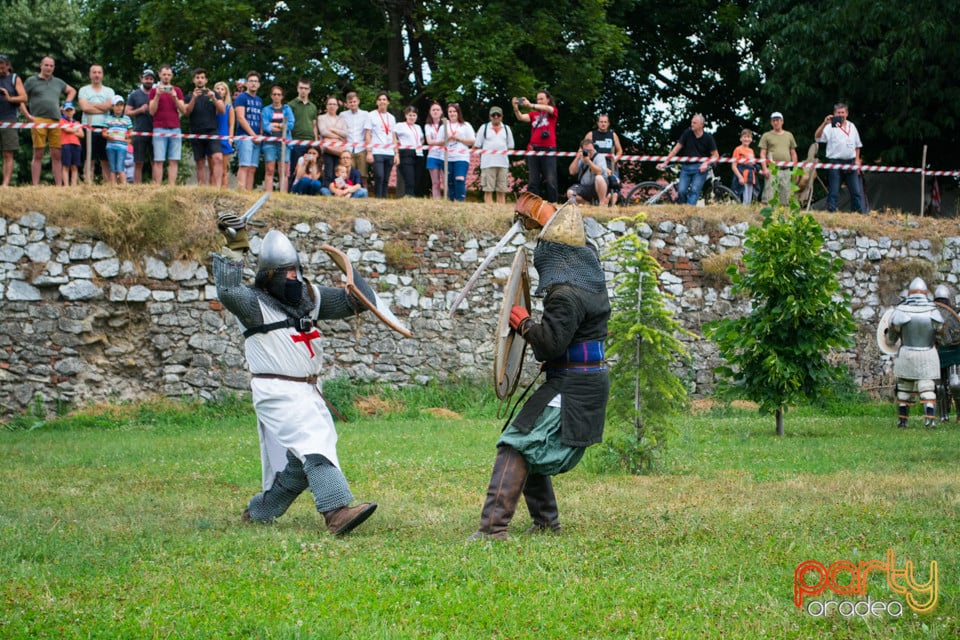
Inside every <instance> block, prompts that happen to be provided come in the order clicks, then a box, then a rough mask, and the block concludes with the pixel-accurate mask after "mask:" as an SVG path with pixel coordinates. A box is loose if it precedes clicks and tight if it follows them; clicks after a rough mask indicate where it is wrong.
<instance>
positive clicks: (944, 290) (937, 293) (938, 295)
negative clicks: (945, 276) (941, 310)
mask: <svg viewBox="0 0 960 640" xmlns="http://www.w3.org/2000/svg"><path fill="white" fill-rule="evenodd" d="M933 299H934V300H941V299H943V300H949V301H951V302H952V301H953V292H952V291H950V287H948V286H947V285H945V284H941V285H937V288H936V289H934V290H933Z"/></svg>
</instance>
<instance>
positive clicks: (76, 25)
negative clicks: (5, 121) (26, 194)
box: [0, 0, 90, 184]
mask: <svg viewBox="0 0 960 640" xmlns="http://www.w3.org/2000/svg"><path fill="white" fill-rule="evenodd" d="M2 11H3V20H0V42H2V43H3V45H2V46H3V53H4V54H5V55H7V56H8V57H9V58H10V60H11V63H12V64H13V71H14V72H15V73H17V74H19V75H20V76H21V77H22V78H24V79H26V78H28V77H30V76H32V75H34V74H36V73H38V72H39V70H40V60H41V58H43V57H45V56H52V57H53V59H54V60H55V61H56V64H57V69H56V72H55V73H56V75H57V77H59V78H63V79H64V80H65V81H66V82H67V83H68V84H70V85H72V86H73V87H74V88H79V87H80V85H81V84H83V79H84V78H86V77H87V67H88V66H89V59H90V47H89V40H88V39H87V33H86V30H85V28H84V25H83V22H82V21H81V19H80V11H79V9H78V7H77V5H76V3H73V2H70V1H69V0H50V1H49V2H36V1H33V0H13V1H12V2H8V3H5V4H4V5H3V6H2ZM32 158H33V147H32V146H31V144H30V136H29V135H28V134H27V132H26V131H23V132H22V133H21V134H20V149H19V150H18V151H17V153H16V154H15V164H16V170H15V172H14V174H15V175H16V176H17V183H19V184H29V183H30V171H31V170H30V162H31V159H32ZM51 181H52V179H51Z"/></svg>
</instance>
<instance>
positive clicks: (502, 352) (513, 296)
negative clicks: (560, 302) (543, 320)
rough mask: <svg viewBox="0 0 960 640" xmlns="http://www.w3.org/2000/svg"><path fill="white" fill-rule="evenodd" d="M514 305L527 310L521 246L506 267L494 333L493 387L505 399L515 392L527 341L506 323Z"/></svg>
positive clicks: (527, 283)
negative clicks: (501, 302) (501, 304)
mask: <svg viewBox="0 0 960 640" xmlns="http://www.w3.org/2000/svg"><path fill="white" fill-rule="evenodd" d="M514 306H520V307H524V308H525V309H526V310H527V311H530V276H529V274H528V272H527V253H526V251H524V249H523V247H520V248H519V249H518V250H517V254H516V255H515V256H514V258H513V265H512V266H511V267H510V277H509V278H507V284H506V286H505V287H504V289H503V306H502V307H501V308H500V315H499V316H498V318H497V333H496V335H495V336H494V354H493V387H494V390H495V391H496V393H497V397H498V398H499V399H501V400H505V399H506V398H509V397H510V396H512V395H513V392H514V391H516V389H517V384H518V383H519V382H520V371H521V368H522V367H523V359H524V356H525V354H526V350H527V341H526V340H524V339H523V338H522V337H520V336H519V335H518V334H517V332H516V331H515V330H514V329H513V328H512V327H511V326H510V310H511V309H512V308H513V307H514Z"/></svg>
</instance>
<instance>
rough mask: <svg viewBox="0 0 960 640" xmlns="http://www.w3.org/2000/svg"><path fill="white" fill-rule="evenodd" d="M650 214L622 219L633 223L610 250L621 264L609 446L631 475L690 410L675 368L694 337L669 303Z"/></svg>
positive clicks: (612, 343)
mask: <svg viewBox="0 0 960 640" xmlns="http://www.w3.org/2000/svg"><path fill="white" fill-rule="evenodd" d="M644 219H645V215H644V214H642V213H641V214H639V215H638V216H636V217H635V218H633V219H632V220H627V219H623V220H624V221H627V222H629V223H630V225H631V226H630V227H629V229H628V231H627V232H626V233H625V234H623V235H622V236H620V237H619V238H617V239H616V240H614V241H613V242H612V243H611V244H610V247H609V249H608V251H607V253H606V255H605V256H604V259H607V260H612V261H614V262H616V264H617V265H618V267H619V269H620V270H619V271H618V273H617V275H616V276H615V278H614V292H615V296H614V298H613V299H612V300H611V305H612V307H613V313H612V315H611V318H610V322H609V334H610V337H609V338H608V340H607V355H608V357H609V359H610V361H611V362H613V365H612V366H611V370H610V384H611V388H610V401H609V403H608V405H607V415H608V417H609V418H610V420H609V422H610V429H609V430H608V433H607V436H606V439H605V440H604V447H605V448H606V451H607V453H608V454H610V455H611V456H612V457H613V458H615V459H616V460H617V461H618V462H620V463H621V464H623V465H624V466H626V467H627V469H628V470H630V471H631V472H632V473H637V472H640V471H647V470H650V469H651V468H652V467H653V465H654V463H655V462H656V459H657V456H658V455H659V454H660V453H661V452H662V451H663V449H664V448H665V447H666V446H667V443H668V441H669V439H670V437H671V436H673V435H675V434H676V428H675V427H673V426H672V424H671V418H672V417H674V416H676V415H678V414H679V412H680V411H681V410H682V409H683V408H685V406H686V403H687V391H686V388H685V387H684V385H683V382H682V381H681V380H680V379H679V378H678V377H677V376H676V374H674V370H675V369H676V365H677V364H678V363H679V362H680V361H683V360H686V359H687V358H688V357H689V356H688V354H687V350H686V348H685V347H684V346H683V342H682V341H681V340H680V336H682V335H688V336H692V335H693V334H691V333H689V332H688V331H686V330H685V329H683V327H682V326H681V325H680V323H679V322H677V320H676V319H675V318H674V317H673V313H672V312H671V311H670V310H669V309H667V307H666V304H665V297H666V296H665V294H664V293H663V292H662V291H661V290H660V288H659V281H658V280H657V277H658V276H659V274H660V272H661V271H662V268H661V267H660V264H659V263H658V262H657V261H656V259H654V258H653V256H651V255H650V252H649V251H648V250H647V241H646V240H644V239H643V238H641V237H640V235H639V234H638V232H637V228H638V227H640V226H641V224H642V223H643V221H644ZM624 427H626V428H624Z"/></svg>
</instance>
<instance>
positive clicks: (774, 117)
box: [770, 111, 783, 120]
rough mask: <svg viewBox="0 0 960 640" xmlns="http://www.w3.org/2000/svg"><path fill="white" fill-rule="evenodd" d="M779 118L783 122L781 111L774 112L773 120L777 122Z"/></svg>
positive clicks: (771, 117) (771, 115) (771, 116)
mask: <svg viewBox="0 0 960 640" xmlns="http://www.w3.org/2000/svg"><path fill="white" fill-rule="evenodd" d="M777 118H780V119H781V120H783V114H782V113H780V112H779V111H774V112H773V113H771V114H770V119H771V120H776V119H777Z"/></svg>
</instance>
